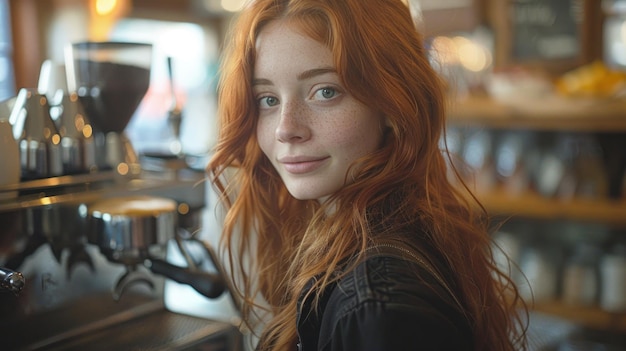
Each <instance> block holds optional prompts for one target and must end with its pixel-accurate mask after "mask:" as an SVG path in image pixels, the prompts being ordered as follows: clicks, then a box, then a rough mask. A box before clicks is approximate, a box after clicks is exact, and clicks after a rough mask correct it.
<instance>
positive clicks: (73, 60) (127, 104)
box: [66, 41, 152, 176]
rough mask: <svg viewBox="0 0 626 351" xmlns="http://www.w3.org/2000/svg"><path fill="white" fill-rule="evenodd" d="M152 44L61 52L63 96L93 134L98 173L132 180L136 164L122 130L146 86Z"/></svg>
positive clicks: (87, 45)
mask: <svg viewBox="0 0 626 351" xmlns="http://www.w3.org/2000/svg"><path fill="white" fill-rule="evenodd" d="M151 66H152V44H148V43H134V42H111V41H108V42H91V41H88V42H78V43H73V44H72V45H71V46H70V47H68V48H67V50H66V71H67V81H68V90H69V91H70V92H76V93H77V94H78V96H79V98H80V101H81V103H82V104H83V106H84V108H85V113H86V114H87V116H88V118H89V120H90V121H91V123H92V125H93V128H94V139H95V143H96V158H97V166H98V169H99V170H114V171H116V172H117V173H118V174H120V175H129V176H133V175H137V174H139V172H140V171H141V167H140V164H139V159H138V157H137V154H136V153H135V150H134V149H133V147H132V144H131V142H130V140H129V139H128V137H127V136H126V134H125V132H124V129H125V128H126V126H127V125H128V122H129V121H130V119H131V118H132V116H133V114H134V113H135V111H136V110H137V108H138V107H139V104H140V103H141V101H142V99H143V97H144V95H145V94H146V92H147V91H148V88H149V86H150V70H151Z"/></svg>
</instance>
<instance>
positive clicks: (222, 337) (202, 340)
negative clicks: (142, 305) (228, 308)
mask: <svg viewBox="0 0 626 351" xmlns="http://www.w3.org/2000/svg"><path fill="white" fill-rule="evenodd" d="M242 344H243V342H242V337H241V333H240V332H239V330H238V329H237V328H236V327H235V326H233V325H231V324H227V323H222V322H217V321H212V320H207V319H204V318H198V317H193V316H188V315H183V314H179V313H174V312H170V311H167V310H159V311H156V312H152V313H150V314H147V315H144V316H142V317H139V318H135V319H132V320H129V321H125V322H123V323H120V324H117V325H114V326H111V327H107V328H104V329H99V330H94V331H91V332H89V333H85V334H84V335H79V336H76V337H74V338H71V339H65V340H63V341H62V342H59V343H55V344H51V345H48V346H45V347H42V348H39V349H38V350H65V351H74V350H75V351H79V350H80V351H84V350H90V351H110V350H119V351H123V350H133V351H157V350H159V351H160V350H163V351H165V350H168V351H170V350H189V351H192V350H194V351H195V350H197V351H201V350H202V351H240V350H242Z"/></svg>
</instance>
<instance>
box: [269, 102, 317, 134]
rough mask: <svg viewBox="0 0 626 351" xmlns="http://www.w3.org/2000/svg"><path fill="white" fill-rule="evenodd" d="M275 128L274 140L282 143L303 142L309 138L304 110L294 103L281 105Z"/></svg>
mask: <svg viewBox="0 0 626 351" xmlns="http://www.w3.org/2000/svg"><path fill="white" fill-rule="evenodd" d="M281 106H282V109H281V112H280V119H279V121H278V125H277V126H276V139H277V140H278V141H280V142H283V143H295V142H303V141H306V140H308V139H309V138H310V137H311V129H310V128H309V125H308V116H307V113H306V109H304V108H302V107H301V106H299V105H298V104H295V103H286V104H285V103H283V104H282V105H281Z"/></svg>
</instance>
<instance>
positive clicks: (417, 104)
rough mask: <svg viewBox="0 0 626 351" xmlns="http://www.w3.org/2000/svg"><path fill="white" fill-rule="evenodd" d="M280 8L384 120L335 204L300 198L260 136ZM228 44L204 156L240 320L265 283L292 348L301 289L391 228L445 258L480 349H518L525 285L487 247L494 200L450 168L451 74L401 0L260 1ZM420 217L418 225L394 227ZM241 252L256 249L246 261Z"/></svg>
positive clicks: (270, 340)
mask: <svg viewBox="0 0 626 351" xmlns="http://www.w3.org/2000/svg"><path fill="white" fill-rule="evenodd" d="M276 20H284V21H289V23H290V24H293V25H295V26H297V27H298V28H299V29H301V30H302V31H303V32H304V33H305V34H307V35H309V36H310V37H311V38H313V39H315V40H318V41H320V42H322V43H324V44H325V45H327V46H328V47H329V48H330V50H331V52H332V54H333V56H334V63H335V67H336V69H337V72H338V74H339V77H340V79H341V80H342V83H343V84H344V87H345V88H346V89H347V91H349V92H350V94H352V95H353V96H354V97H355V98H356V99H358V100H360V101H361V102H363V103H364V104H366V105H367V106H369V107H370V108H372V109H373V110H376V111H382V113H383V115H384V116H385V117H386V118H387V120H388V125H389V129H388V131H387V132H386V134H385V140H384V145H383V146H382V147H381V148H380V149H379V150H377V151H376V152H375V153H373V154H371V155H368V156H367V157H365V158H364V159H361V160H358V161H357V162H356V163H355V164H353V165H352V167H351V169H350V171H349V174H348V175H346V176H347V177H351V179H352V181H351V182H350V183H349V185H346V186H345V187H344V188H342V189H341V190H340V191H338V192H337V193H336V194H334V195H333V196H332V200H333V201H332V203H333V206H334V209H335V210H334V211H332V214H329V213H331V211H327V210H326V209H325V208H324V206H323V205H320V204H319V203H317V201H301V200H296V199H295V198H293V197H292V196H291V195H290V194H289V193H288V191H287V189H286V188H285V186H284V184H283V182H282V181H281V179H280V177H279V176H278V174H277V173H276V172H275V170H274V169H273V167H272V165H271V164H270V162H269V161H268V160H267V158H266V157H265V156H264V155H263V153H262V152H261V150H260V149H259V146H258V144H257V139H256V122H257V108H256V102H255V99H254V94H253V91H252V85H251V83H252V77H253V67H254V63H255V43H256V39H257V37H258V35H259V32H260V31H261V30H262V29H263V28H264V26H265V25H266V24H267V23H268V22H270V21H276ZM228 44H229V46H228V47H227V51H226V53H225V56H223V62H222V69H221V72H220V73H221V80H220V84H219V116H220V134H219V139H218V143H217V146H216V149H215V153H214V155H213V157H212V159H211V161H210V162H209V165H208V168H207V169H208V171H209V174H210V176H211V181H212V182H213V183H214V184H215V186H216V189H217V190H218V191H219V193H220V194H221V199H222V201H223V203H224V205H225V207H226V209H227V214H226V217H225V220H224V233H223V237H222V239H223V244H224V248H225V249H227V250H226V251H227V252H228V253H229V256H228V257H229V259H230V265H231V266H232V267H239V269H238V270H235V271H234V272H233V275H234V276H237V277H239V278H238V280H239V281H241V284H240V285H239V289H238V290H239V291H238V292H237V293H239V294H240V295H241V297H243V300H244V305H243V315H244V320H247V319H250V317H251V315H252V313H253V311H254V307H255V304H254V299H255V298H257V297H259V295H260V296H262V297H263V298H264V299H265V300H266V301H267V303H268V305H269V309H270V311H269V312H271V316H272V317H271V319H270V320H269V322H268V324H267V325H266V326H265V328H264V331H263V334H262V337H261V341H260V342H261V344H260V349H261V350H291V349H292V348H293V347H294V345H295V342H296V338H297V336H296V323H295V322H296V320H295V319H296V306H297V299H298V296H299V294H300V292H301V291H302V289H303V287H304V285H305V284H306V283H307V281H309V280H310V278H311V277H322V279H318V284H319V286H317V288H318V291H321V290H323V288H324V286H325V285H326V284H328V283H330V282H331V281H333V279H337V278H336V274H335V272H336V271H337V270H338V267H339V265H340V264H341V262H344V260H345V259H346V258H350V257H355V256H356V257H358V256H359V255H362V254H363V252H364V250H365V249H366V248H367V247H368V246H370V245H372V243H373V242H375V241H377V240H381V241H386V240H389V239H391V238H394V240H397V241H401V242H403V243H405V244H407V245H410V246H411V247H413V248H415V249H416V250H419V251H420V252H421V253H422V254H424V255H426V256H427V258H428V259H429V260H431V261H435V262H436V261H442V260H443V261H444V262H443V264H444V265H445V266H446V267H448V268H449V269H448V270H446V274H447V276H446V278H447V279H448V280H449V281H450V282H451V285H452V286H454V287H455V288H456V291H457V293H458V296H457V298H458V299H459V300H460V301H461V302H462V304H463V308H464V311H463V312H464V313H465V315H466V316H468V318H469V319H470V323H471V326H472V328H473V334H474V340H475V349H476V350H502V351H506V350H515V349H519V348H520V347H522V348H523V329H519V328H516V321H518V319H516V318H515V316H516V315H517V314H516V304H517V302H519V301H518V300H519V296H518V294H517V290H516V288H515V286H514V285H513V283H512V282H511V281H510V279H509V278H508V277H506V275H504V274H502V273H500V272H499V271H498V270H497V269H496V266H495V264H494V261H493V259H492V254H491V245H490V244H491V241H490V240H491V238H490V236H489V232H488V230H489V228H488V222H487V216H486V213H485V212H484V210H483V209H482V207H481V206H480V204H478V203H477V202H476V200H475V198H474V197H472V196H467V195H468V191H467V189H464V188H460V187H459V186H458V185H454V184H452V183H451V182H450V181H449V179H448V175H447V174H448V164H449V163H448V162H446V158H445V154H446V153H445V151H442V150H441V148H440V143H439V141H440V140H441V138H442V133H443V132H444V131H445V104H446V103H445V88H444V83H443V81H442V80H441V78H440V77H439V75H438V74H437V73H436V71H435V70H434V69H433V68H432V66H431V63H430V62H429V56H428V52H427V50H426V48H425V47H424V42H423V38H422V37H421V35H420V34H419V33H418V32H417V31H416V28H415V27H414V25H413V22H412V20H411V16H410V14H409V9H408V8H407V6H406V5H404V4H403V3H402V2H401V1H400V0H254V1H251V2H250V3H249V4H248V5H247V6H246V7H245V8H244V10H243V11H242V13H240V15H239V18H238V21H237V22H236V25H235V27H233V28H232V33H231V37H230V41H229V42H228ZM455 184H456V183H455ZM461 189H462V190H461ZM416 223H418V224H419V228H420V230H421V233H415V235H413V236H410V235H404V236H399V235H398V234H399V233H400V232H402V233H405V232H406V228H409V227H412V228H414V227H415V224H416ZM424 233H425V234H424ZM237 257H239V258H240V257H247V258H250V260H252V261H251V263H250V264H248V265H242V264H240V262H239V261H237V260H238V258H237ZM236 261H237V262H236ZM516 342H517V343H519V345H517V347H516V346H515V345H514V344H515V343H516Z"/></svg>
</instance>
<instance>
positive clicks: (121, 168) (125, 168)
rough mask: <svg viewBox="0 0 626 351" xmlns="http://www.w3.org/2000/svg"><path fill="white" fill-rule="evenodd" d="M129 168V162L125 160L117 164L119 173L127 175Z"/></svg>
mask: <svg viewBox="0 0 626 351" xmlns="http://www.w3.org/2000/svg"><path fill="white" fill-rule="evenodd" d="M128 170H129V169H128V164H126V163H124V162H120V164H118V165H117V173H118V174H120V175H127V174H128Z"/></svg>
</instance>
